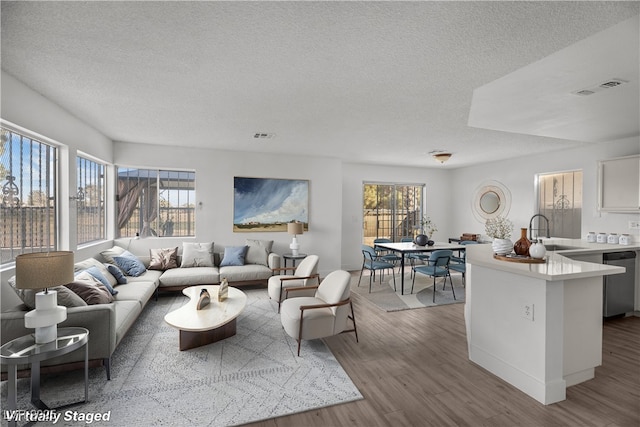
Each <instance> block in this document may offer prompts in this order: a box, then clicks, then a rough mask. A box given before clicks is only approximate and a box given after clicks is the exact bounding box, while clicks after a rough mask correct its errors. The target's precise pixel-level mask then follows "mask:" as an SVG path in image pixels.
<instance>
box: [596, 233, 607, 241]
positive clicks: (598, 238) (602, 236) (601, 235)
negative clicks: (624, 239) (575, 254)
mask: <svg viewBox="0 0 640 427" xmlns="http://www.w3.org/2000/svg"><path fill="white" fill-rule="evenodd" d="M596 242H598V243H607V233H598V235H597V236H596Z"/></svg>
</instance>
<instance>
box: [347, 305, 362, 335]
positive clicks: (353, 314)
mask: <svg viewBox="0 0 640 427" xmlns="http://www.w3.org/2000/svg"><path fill="white" fill-rule="evenodd" d="M349 305H350V306H351V321H352V322H353V332H354V333H355V334H356V342H360V341H358V328H357V327H356V315H355V313H354V312H353V302H351V301H350V302H349Z"/></svg>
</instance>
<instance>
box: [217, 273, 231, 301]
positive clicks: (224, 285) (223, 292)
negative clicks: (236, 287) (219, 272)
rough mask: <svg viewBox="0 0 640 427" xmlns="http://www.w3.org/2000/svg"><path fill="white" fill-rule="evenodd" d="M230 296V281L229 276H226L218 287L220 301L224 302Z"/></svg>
mask: <svg viewBox="0 0 640 427" xmlns="http://www.w3.org/2000/svg"><path fill="white" fill-rule="evenodd" d="M228 296H229V282H228V281H227V278H226V277H224V278H223V279H222V281H221V282H220V287H219V288H218V302H222V301H224V300H226V299H227V297H228Z"/></svg>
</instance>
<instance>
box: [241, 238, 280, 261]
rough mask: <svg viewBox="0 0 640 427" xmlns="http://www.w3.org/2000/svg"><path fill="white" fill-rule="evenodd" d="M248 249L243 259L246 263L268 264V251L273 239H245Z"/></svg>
mask: <svg viewBox="0 0 640 427" xmlns="http://www.w3.org/2000/svg"><path fill="white" fill-rule="evenodd" d="M245 243H246V244H247V246H249V249H247V256H246V258H245V260H244V262H245V263H246V264H259V265H265V266H267V267H268V266H269V253H270V252H271V247H272V246H273V240H256V239H247V240H246V241H245Z"/></svg>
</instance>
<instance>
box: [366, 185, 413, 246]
mask: <svg viewBox="0 0 640 427" xmlns="http://www.w3.org/2000/svg"><path fill="white" fill-rule="evenodd" d="M423 195H424V184H391V183H364V184H363V224H364V230H363V242H362V243H364V244H366V245H373V240H374V239H377V238H387V239H391V240H392V241H394V242H399V241H400V239H402V238H403V237H411V238H413V236H414V234H415V232H416V229H417V228H418V227H419V226H420V218H421V217H422V206H423Z"/></svg>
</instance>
